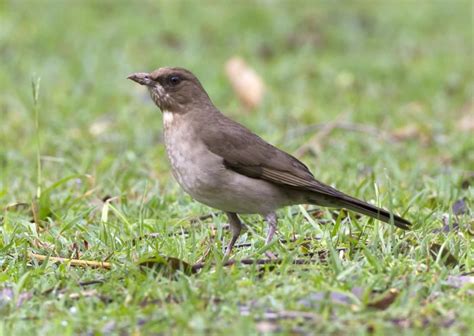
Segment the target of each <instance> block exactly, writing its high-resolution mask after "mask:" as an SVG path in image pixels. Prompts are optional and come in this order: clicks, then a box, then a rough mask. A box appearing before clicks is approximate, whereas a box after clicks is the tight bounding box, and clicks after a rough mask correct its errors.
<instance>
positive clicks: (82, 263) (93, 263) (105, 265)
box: [28, 252, 112, 269]
mask: <svg viewBox="0 0 474 336" xmlns="http://www.w3.org/2000/svg"><path fill="white" fill-rule="evenodd" d="M28 256H29V257H30V259H37V260H39V261H46V260H50V261H52V262H55V263H56V262H57V263H69V264H70V265H71V266H83V267H92V268H103V269H111V268H112V264H111V263H109V262H103V261H92V260H79V259H69V258H61V257H50V256H45V255H41V254H36V253H31V252H30V253H29V254H28Z"/></svg>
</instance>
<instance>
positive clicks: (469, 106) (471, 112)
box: [457, 102, 474, 132]
mask: <svg viewBox="0 0 474 336" xmlns="http://www.w3.org/2000/svg"><path fill="white" fill-rule="evenodd" d="M461 111H462V112H463V116H462V117H461V119H459V121H458V123H457V127H458V129H459V130H460V131H463V132H470V131H473V130H474V102H468V103H466V104H465V105H464V106H463V107H462V109H461Z"/></svg>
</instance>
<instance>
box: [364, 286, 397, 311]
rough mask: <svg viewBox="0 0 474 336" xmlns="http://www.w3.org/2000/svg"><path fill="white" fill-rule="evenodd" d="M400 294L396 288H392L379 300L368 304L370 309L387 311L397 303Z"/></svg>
mask: <svg viewBox="0 0 474 336" xmlns="http://www.w3.org/2000/svg"><path fill="white" fill-rule="evenodd" d="M399 294H400V292H399V290H398V289H396V288H390V289H389V290H388V292H386V293H384V294H383V295H382V296H381V297H379V298H378V299H376V300H374V301H372V302H370V303H368V304H367V306H368V307H371V308H375V309H378V310H385V309H387V308H388V307H390V305H391V304H392V303H393V302H395V300H396V299H397V297H398V295H399Z"/></svg>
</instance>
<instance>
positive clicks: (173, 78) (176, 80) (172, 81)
mask: <svg viewBox="0 0 474 336" xmlns="http://www.w3.org/2000/svg"><path fill="white" fill-rule="evenodd" d="M168 82H169V83H170V84H171V85H173V86H175V85H178V84H179V83H181V78H180V77H179V76H170V77H169V78H168Z"/></svg>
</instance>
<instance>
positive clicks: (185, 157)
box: [165, 129, 294, 214]
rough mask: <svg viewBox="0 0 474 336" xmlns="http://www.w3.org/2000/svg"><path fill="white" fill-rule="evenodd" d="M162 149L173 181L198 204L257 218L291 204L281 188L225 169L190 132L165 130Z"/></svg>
mask: <svg viewBox="0 0 474 336" xmlns="http://www.w3.org/2000/svg"><path fill="white" fill-rule="evenodd" d="M165 145H166V151H167V153H168V157H169V160H170V163H171V166H172V170H173V175H174V177H175V178H176V180H177V181H178V183H179V184H180V186H181V187H182V188H183V189H184V190H185V191H186V192H187V193H188V194H190V195H191V196H192V197H193V198H194V199H196V200H197V201H199V202H201V203H204V204H206V205H208V206H211V207H213V208H217V209H220V210H223V211H228V212H236V213H260V214H267V213H270V212H272V211H274V210H276V209H277V208H279V207H282V206H284V205H289V204H292V203H294V202H291V198H290V197H289V195H288V193H287V192H285V191H283V190H282V189H281V188H279V187H277V186H275V185H273V184H271V183H269V182H266V181H263V180H260V179H254V178H249V177H247V176H244V175H241V174H238V173H236V172H234V171H232V170H229V169H227V168H226V167H225V166H224V164H223V160H222V158H221V157H219V156H217V155H215V154H213V153H212V152H210V151H209V150H208V149H207V147H206V146H205V145H204V144H203V143H202V142H200V141H199V140H197V139H195V138H194V137H193V135H192V134H191V133H189V132H181V131H180V130H179V129H173V130H171V129H169V130H166V129H165Z"/></svg>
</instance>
